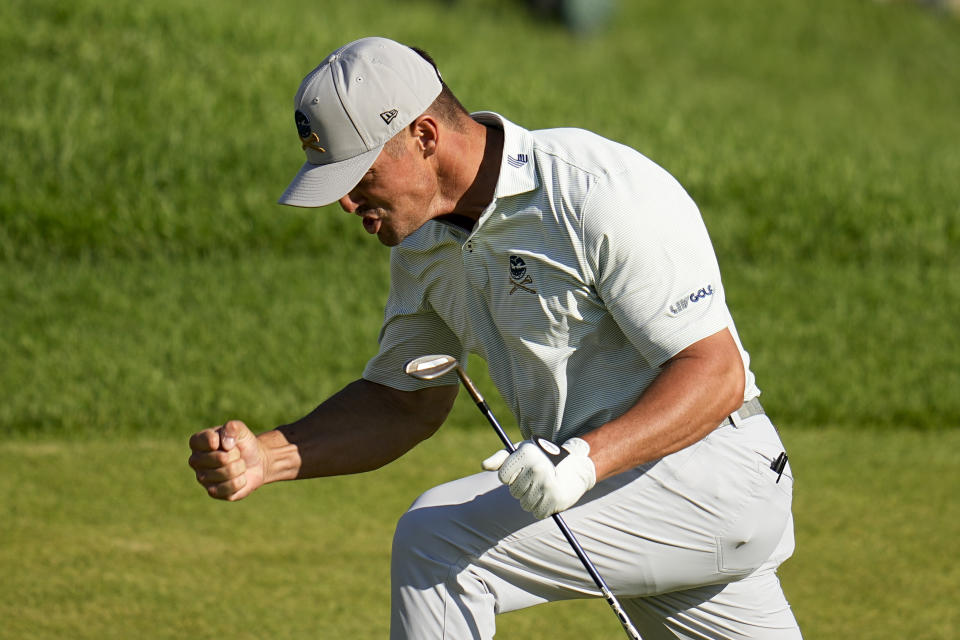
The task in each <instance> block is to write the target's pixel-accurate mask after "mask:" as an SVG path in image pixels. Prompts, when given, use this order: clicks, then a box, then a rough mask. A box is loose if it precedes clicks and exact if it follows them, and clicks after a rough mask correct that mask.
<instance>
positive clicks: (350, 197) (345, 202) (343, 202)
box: [340, 193, 363, 213]
mask: <svg viewBox="0 0 960 640" xmlns="http://www.w3.org/2000/svg"><path fill="white" fill-rule="evenodd" d="M361 204H363V201H362V199H361V198H360V197H358V196H357V195H356V194H354V193H348V194H347V195H345V196H343V197H342V198H340V208H341V209H343V210H344V211H346V212H347V213H354V212H355V211H356V210H357V209H359V208H360V205H361Z"/></svg>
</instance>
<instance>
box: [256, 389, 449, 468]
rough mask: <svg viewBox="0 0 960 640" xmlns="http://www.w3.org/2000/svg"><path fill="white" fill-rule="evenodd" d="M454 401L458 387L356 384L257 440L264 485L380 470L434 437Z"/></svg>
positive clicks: (259, 436)
mask: <svg viewBox="0 0 960 640" xmlns="http://www.w3.org/2000/svg"><path fill="white" fill-rule="evenodd" d="M455 396H456V387H431V388H428V389H423V390H420V391H414V392H402V391H396V390H394V389H390V388H388V387H384V386H382V385H378V384H375V383H373V382H368V381H366V380H357V381H356V382H353V383H351V384H349V385H347V386H346V387H345V388H344V389H343V390H341V391H340V392H338V393H336V394H335V395H333V396H331V397H330V398H329V399H328V400H326V401H325V402H324V403H323V404H321V405H320V406H318V407H317V408H316V409H314V410H313V411H312V412H311V413H310V414H308V415H307V416H304V417H303V418H301V419H300V420H297V421H296V422H293V423H291V424H288V425H283V426H280V427H277V428H276V429H273V430H271V431H267V432H264V433H261V434H260V435H258V436H257V438H258V439H259V440H260V443H261V445H263V447H264V451H265V456H266V465H265V466H266V469H265V480H266V482H277V481H280V480H293V479H298V478H314V477H320V476H331V475H341V474H348V473H360V472H363V471H370V470H373V469H377V468H379V467H381V466H383V465H385V464H387V463H388V462H391V461H393V460H395V459H397V458H399V457H400V456H402V455H403V454H404V453H406V452H407V451H409V450H410V449H411V448H413V447H414V446H415V445H416V444H417V443H419V442H421V441H422V440H424V439H426V438H428V437H429V436H430V435H432V434H433V433H434V432H435V431H436V430H437V428H439V426H440V425H441V424H442V423H443V420H444V419H445V418H446V416H447V413H448V412H449V410H450V407H451V406H452V403H453V399H454V397H455Z"/></svg>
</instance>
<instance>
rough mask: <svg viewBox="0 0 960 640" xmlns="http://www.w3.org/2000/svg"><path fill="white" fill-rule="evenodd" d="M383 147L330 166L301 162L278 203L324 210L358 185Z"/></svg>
mask: <svg viewBox="0 0 960 640" xmlns="http://www.w3.org/2000/svg"><path fill="white" fill-rule="evenodd" d="M382 148H383V147H382V146H380V147H377V148H376V149H371V150H370V151H365V152H363V153H361V154H360V155H358V156H354V157H352V158H350V159H348V160H341V161H340V162H332V163H330V164H312V163H310V162H306V163H304V165H303V166H302V167H300V172H299V173H297V175H296V176H295V177H294V178H293V182H291V183H290V186H288V187H287V190H286V191H284V192H283V195H282V196H280V199H279V200H277V202H278V203H280V204H286V205H290V206H292V207H323V206H325V205H328V204H332V203H334V202H336V201H337V200H339V199H340V198H342V197H343V196H345V195H347V194H348V193H350V191H351V190H352V189H353V188H354V187H355V186H357V183H358V182H360V179H361V178H363V176H364V174H365V173H366V172H367V169H369V168H370V166H371V165H372V164H373V162H374V160H376V159H377V156H379V155H380V150H381V149H382Z"/></svg>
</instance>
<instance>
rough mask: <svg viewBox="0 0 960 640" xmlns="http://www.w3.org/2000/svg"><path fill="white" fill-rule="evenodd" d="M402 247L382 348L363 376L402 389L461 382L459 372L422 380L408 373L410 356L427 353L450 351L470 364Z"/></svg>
mask: <svg viewBox="0 0 960 640" xmlns="http://www.w3.org/2000/svg"><path fill="white" fill-rule="evenodd" d="M408 266H409V262H408V261H407V260H405V259H404V257H403V255H402V249H400V248H398V247H395V248H394V249H393V250H392V251H391V258H390V294H389V296H388V297H387V304H386V307H385V309H384V320H383V325H382V326H381V328H380V336H379V339H378V341H379V343H380V349H379V351H378V352H377V354H376V355H375V356H374V357H373V358H371V359H370V361H369V362H367V366H366V367H365V368H364V371H363V378H364V379H365V380H369V381H371V382H376V383H378V384H382V385H385V386H388V387H392V388H394V389H399V390H401V391H415V390H417V389H423V388H426V387H430V386H439V385H451V384H453V385H455V384H458V381H457V377H456V374H455V373H449V374H447V375H445V376H442V377H440V378H437V379H436V380H431V381H425V380H418V379H416V378H413V377H411V376H408V375H406V374H405V373H404V366H405V365H406V363H407V362H409V361H410V360H413V359H414V358H419V357H420V356H424V355H432V354H447V355H452V356H453V357H455V358H457V360H458V361H459V362H460V363H461V364H463V365H464V366H466V356H467V354H466V353H465V352H464V349H463V346H462V344H461V342H460V340H459V339H458V338H457V337H456V335H454V333H453V331H451V330H450V327H449V326H447V324H446V323H445V322H444V321H443V320H442V319H441V318H440V316H438V315H437V313H436V312H435V311H434V310H433V308H432V307H431V306H430V305H429V302H428V299H429V295H428V291H427V286H428V285H427V284H426V283H425V282H424V281H423V279H422V278H419V277H417V275H416V274H415V273H413V272H411V270H410V269H408Z"/></svg>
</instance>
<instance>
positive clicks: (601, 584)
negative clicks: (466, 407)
mask: <svg viewBox="0 0 960 640" xmlns="http://www.w3.org/2000/svg"><path fill="white" fill-rule="evenodd" d="M456 369H457V376H458V377H459V378H460V381H461V382H462V383H463V386H464V387H466V389H467V392H468V393H469V394H470V397H471V398H473V401H474V402H476V403H477V408H479V409H480V412H481V413H482V414H483V415H484V417H485V418H486V419H487V422H489V423H490V426H492V427H493V430H494V431H496V432H497V435H498V436H499V437H500V441H501V442H503V446H504V447H506V449H507V451H509V452H510V453H513V452H514V451H516V450H517V448H516V447H515V446H514V444H513V442H512V441H511V440H510V436H508V435H507V432H506V431H504V430H503V427H501V426H500V423H499V422H497V418H496V416H494V415H493V412H492V411H491V410H490V407H489V406H488V405H487V401H486V400H484V399H483V396H482V395H480V390H479V389H477V387H476V386H475V385H474V384H473V381H472V380H470V378H469V376H467V372H466V371H464V370H463V367H461V366H460V365H457V368H456ZM552 518H553V521H554V522H556V523H557V526H558V527H559V528H560V532H561V533H562V534H563V537H564V538H566V539H567V542H568V543H570V546H571V547H572V548H573V551H574V553H576V554H577V557H578V558H580V563H581V564H582V565H583V568H584V569H586V570H587V573H589V574H590V577H591V578H593V582H594V584H596V585H597V588H599V589H600V592H601V593H602V594H603V597H604V599H606V601H607V604H609V605H610V608H611V609H613V612H614V613H615V614H617V618H618V619H619V620H620V624H621V625H622V626H623V630H624V631H626V633H627V636H629V637H630V638H631V640H642V638H641V637H640V633H639V632H638V631H637V630H636V628H635V627H634V626H633V623H631V622H630V618H628V617H627V614H626V612H625V611H624V610H623V607H622V606H620V601H619V600H617V597H616V596H615V595H613V592H612V591H611V590H610V587H608V586H607V582H606V580H604V579H603V576H601V575H600V572H599V571H597V568H596V567H595V566H594V565H593V562H592V561H591V560H590V557H589V556H587V552H586V551H584V550H583V547H581V546H580V542H579V541H578V540H577V538H576V537H575V536H574V535H573V532H572V531H571V530H570V527H568V526H567V523H566V521H565V520H564V519H563V518H562V517H561V516H560V514H559V513H555V514H553V516H552Z"/></svg>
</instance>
